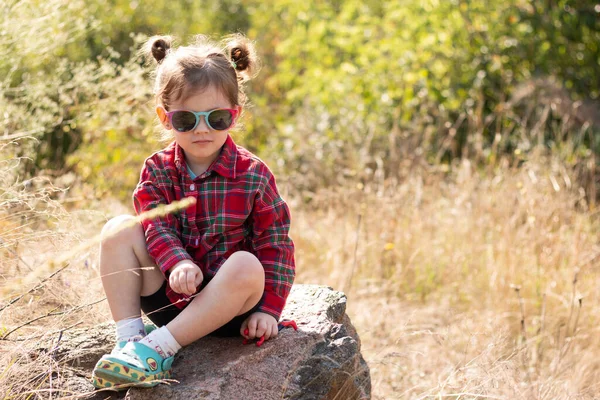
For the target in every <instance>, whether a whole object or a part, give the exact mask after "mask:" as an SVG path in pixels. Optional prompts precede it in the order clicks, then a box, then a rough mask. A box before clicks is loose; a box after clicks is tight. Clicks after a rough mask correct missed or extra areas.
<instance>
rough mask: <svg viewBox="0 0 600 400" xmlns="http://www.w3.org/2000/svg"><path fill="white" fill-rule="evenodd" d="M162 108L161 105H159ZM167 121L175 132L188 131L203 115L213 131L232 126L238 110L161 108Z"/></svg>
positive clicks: (191, 129)
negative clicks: (169, 109) (168, 109)
mask: <svg viewBox="0 0 600 400" xmlns="http://www.w3.org/2000/svg"><path fill="white" fill-rule="evenodd" d="M161 108H162V107H161ZM163 111H164V112H165V115H166V116H167V118H168V120H169V122H170V123H171V125H172V126H173V128H175V130H176V131H177V132H189V131H193V130H194V129H196V127H197V126H198V124H199V123H200V117H201V116H202V117H204V122H205V123H206V126H208V127H209V128H210V129H214V130H215V131H224V130H227V129H229V128H231V127H232V126H233V124H234V123H235V118H236V117H237V114H238V110H233V109H229V108H217V109H216V110H212V111H206V112H202V111H198V112H195V111H187V110H174V111H169V112H167V111H166V110H164V109H163Z"/></svg>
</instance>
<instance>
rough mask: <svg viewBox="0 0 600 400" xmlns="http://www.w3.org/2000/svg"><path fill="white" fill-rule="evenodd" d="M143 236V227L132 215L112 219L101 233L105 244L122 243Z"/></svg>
mask: <svg viewBox="0 0 600 400" xmlns="http://www.w3.org/2000/svg"><path fill="white" fill-rule="evenodd" d="M143 234H144V232H143V229H142V226H141V225H140V224H139V223H138V222H136V221H135V217H134V216H132V215H119V216H117V217H114V218H111V219H110V220H109V221H108V222H107V223H106V224H104V227H103V228H102V231H101V233H100V235H101V237H102V243H103V244H104V243H107V242H119V243H122V242H124V241H127V240H128V239H135V238H137V236H139V235H143Z"/></svg>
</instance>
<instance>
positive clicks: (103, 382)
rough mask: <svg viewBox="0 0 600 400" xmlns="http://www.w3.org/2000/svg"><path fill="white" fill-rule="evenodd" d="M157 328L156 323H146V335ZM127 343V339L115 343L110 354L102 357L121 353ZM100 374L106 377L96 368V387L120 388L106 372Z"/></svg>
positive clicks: (93, 381)
mask: <svg viewBox="0 0 600 400" xmlns="http://www.w3.org/2000/svg"><path fill="white" fill-rule="evenodd" d="M155 329H158V328H157V327H156V325H154V324H146V325H144V330H145V331H146V335H147V334H149V333H150V332H152V331H153V330H155ZM126 344H127V342H126V341H122V342H117V344H116V345H115V347H114V348H113V350H112V351H111V352H110V354H106V355H104V356H103V357H102V359H105V358H106V357H108V356H113V355H114V356H116V355H118V354H119V353H120V351H121V349H122V348H123V347H125V345H126ZM102 359H101V360H100V361H102ZM100 361H99V362H98V363H97V364H96V367H98V365H99V364H100ZM100 375H101V376H102V375H104V376H105V378H102V377H100V376H97V374H96V368H94V372H93V374H92V383H93V385H94V387H95V388H96V389H113V390H119V387H118V384H116V383H115V382H112V381H111V380H110V378H106V376H107V374H105V373H104V372H101V374H100ZM115 385H116V386H115ZM129 386H131V385H130V384H129V385H127V386H126V387H124V389H126V388H127V387H129Z"/></svg>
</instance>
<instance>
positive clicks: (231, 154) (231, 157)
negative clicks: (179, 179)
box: [174, 134, 238, 179]
mask: <svg viewBox="0 0 600 400" xmlns="http://www.w3.org/2000/svg"><path fill="white" fill-rule="evenodd" d="M174 146H175V165H176V166H177V171H178V172H179V174H180V175H184V174H187V170H186V168H187V167H186V163H185V156H184V154H183V149H182V148H181V146H179V145H178V144H177V143H174ZM237 153H238V151H237V146H236V145H235V142H234V141H233V138H232V137H231V135H229V134H228V135H227V140H226V141H225V144H223V147H222V148H221V152H220V153H219V155H218V156H217V158H216V159H215V161H213V163H212V164H211V165H210V167H208V169H207V170H206V172H205V173H204V174H208V173H210V172H211V171H215V172H216V173H217V174H219V175H221V176H223V177H225V178H232V179H235V177H236V171H235V168H236V164H237ZM204 174H202V175H204Z"/></svg>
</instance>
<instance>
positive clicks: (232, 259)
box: [227, 251, 265, 282]
mask: <svg viewBox="0 0 600 400" xmlns="http://www.w3.org/2000/svg"><path fill="white" fill-rule="evenodd" d="M227 261H228V264H229V267H230V268H232V269H234V270H235V274H236V279H242V280H244V279H247V280H259V281H261V282H264V280H265V269H264V268H263V265H262V264H261V262H260V261H259V259H258V258H256V256H255V255H254V254H252V253H250V252H247V251H236V252H235V253H233V254H232V255H231V256H229V259H228V260H227Z"/></svg>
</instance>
